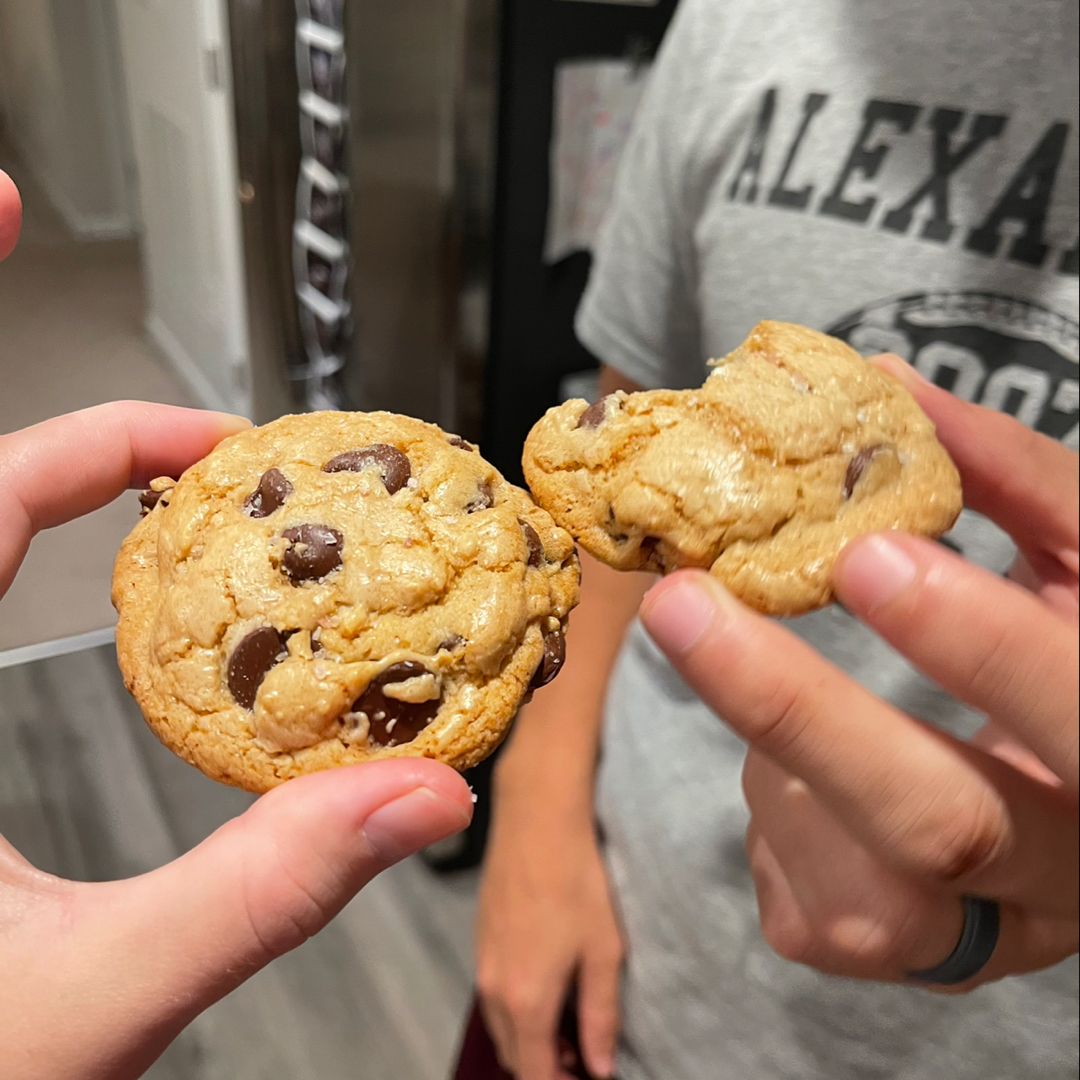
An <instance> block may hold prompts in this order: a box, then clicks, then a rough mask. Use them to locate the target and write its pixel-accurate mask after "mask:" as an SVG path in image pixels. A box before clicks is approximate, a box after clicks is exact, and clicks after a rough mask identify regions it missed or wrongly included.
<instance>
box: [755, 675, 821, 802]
mask: <svg viewBox="0 0 1080 1080" xmlns="http://www.w3.org/2000/svg"><path fill="white" fill-rule="evenodd" d="M811 716H812V709H811V707H810V696H809V690H808V684H806V683H804V682H801V681H800V682H791V683H789V682H787V681H786V680H781V681H780V682H778V683H777V684H776V685H775V686H773V687H772V689H771V690H769V691H768V692H767V693H766V694H765V695H764V696H763V697H762V700H761V703H760V705H759V707H758V708H757V710H756V715H755V717H754V719H753V722H752V726H751V727H750V729H749V734H750V737H751V739H752V741H753V743H754V745H755V746H756V747H757V748H758V749H759V750H763V751H764V752H765V753H766V754H769V755H770V756H774V755H779V756H783V755H784V753H785V751H787V750H789V749H790V748H791V747H792V746H793V745H794V744H796V743H797V742H798V741H799V739H800V737H801V736H802V734H803V732H804V731H805V730H806V727H807V725H808V723H809V722H810V718H811ZM750 782H751V783H752V781H750ZM744 783H747V781H746V780H745V776H744Z"/></svg>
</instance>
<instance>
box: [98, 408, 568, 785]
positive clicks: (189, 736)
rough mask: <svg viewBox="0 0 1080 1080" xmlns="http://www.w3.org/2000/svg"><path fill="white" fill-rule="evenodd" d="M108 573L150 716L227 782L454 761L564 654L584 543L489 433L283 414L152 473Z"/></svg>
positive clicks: (373, 416) (469, 761) (474, 748)
mask: <svg viewBox="0 0 1080 1080" xmlns="http://www.w3.org/2000/svg"><path fill="white" fill-rule="evenodd" d="M140 502H141V503H142V505H143V510H144V514H145V516H144V517H143V519H142V520H141V521H140V522H139V523H138V524H137V525H136V526H135V528H134V529H133V530H132V532H131V534H130V535H129V536H128V538H127V539H126V540H125V542H124V544H123V546H122V547H121V550H120V553H119V555H118V557H117V561H116V567H115V571H114V576H113V603H114V605H115V606H116V608H117V611H118V613H119V621H118V625H117V654H118V658H119V662H120V668H121V670H122V672H123V675H124V680H125V683H126V685H127V686H128V689H129V690H130V691H131V692H132V694H133V695H134V696H135V698H136V700H137V701H138V703H139V705H140V707H141V708H142V711H143V714H144V716H145V717H146V720H147V722H148V724H149V725H150V727H151V728H152V729H153V730H154V731H155V733H156V734H157V735H158V737H159V738H160V739H161V740H162V742H164V743H165V744H166V745H167V746H169V747H170V748H171V749H172V750H174V751H175V752H176V753H177V754H179V755H180V756H181V757H183V758H185V759H186V760H188V761H190V762H191V763H192V764H194V765H196V766H198V767H199V768H200V769H201V770H202V771H203V772H205V773H206V774H207V775H209V776H211V777H212V778H214V779H217V780H221V781H223V782H225V783H229V784H233V785H235V786H238V787H243V788H247V789H248V790H251V791H264V790H266V789H268V788H270V787H273V786H274V785H275V784H277V783H279V782H280V781H282V780H286V779H288V778H290V777H292V776H296V775H300V774H303V773H307V772H312V771H315V770H318V769H324V768H329V767H331V766H334V765H343V764H352V763H355V762H359V761H365V760H370V759H374V758H381V757H388V756H399V755H419V756H425V757H433V758H437V759H439V760H442V761H445V762H447V763H448V764H450V765H453V766H454V767H456V768H458V769H464V768H468V767H470V766H472V765H474V764H476V763H477V762H478V761H480V760H482V759H483V758H484V757H486V756H487V755H488V754H489V753H490V752H491V751H492V750H494V749H495V747H496V746H497V745H498V744H499V742H500V741H501V740H502V738H503V736H504V735H505V733H506V730H507V728H508V726H509V724H510V722H511V720H512V719H513V716H514V714H515V713H516V712H517V709H518V708H519V706H520V704H521V702H522V700H523V699H524V698H525V697H526V696H527V695H528V693H529V692H530V691H531V689H534V688H536V687H537V686H540V685H543V683H544V682H547V681H550V679H551V678H553V677H554V676H555V675H556V674H557V673H558V670H559V667H561V663H562V657H563V651H564V642H563V634H564V631H565V623H566V618H567V616H568V614H569V612H570V610H571V608H572V607H573V606H574V604H575V603H576V602H577V589H578V578H579V571H578V564H577V558H576V554H575V551H574V545H573V541H572V540H571V539H570V537H569V535H568V534H567V533H566V532H565V531H564V530H563V529H561V528H559V527H558V526H556V525H555V523H554V522H553V521H552V519H551V517H550V516H549V515H548V514H547V513H546V512H545V511H543V510H541V509H539V508H538V507H537V506H536V505H535V504H534V503H533V502H532V500H531V499H530V498H529V497H528V495H527V494H526V493H525V492H524V491H522V490H521V489H519V488H516V487H514V486H513V485H511V484H509V483H507V482H506V481H505V480H504V479H503V478H502V476H500V475H499V473H498V472H497V471H496V470H495V469H494V468H493V467H492V466H491V465H490V464H488V463H487V462H486V461H485V460H484V459H483V458H482V457H481V456H480V454H479V453H478V452H477V451H476V449H475V448H474V447H472V446H470V445H469V444H468V443H466V442H465V441H464V440H462V439H460V438H458V437H457V436H452V435H447V434H445V433H444V432H442V431H441V430H440V429H439V428H437V427H435V426H433V425H431V424H426V423H423V422H421V421H419V420H413V419H411V418H408V417H402V416H396V415H392V414H389V413H366V414H365V413H329V412H328V413H314V414H308V415H304V416H286V417H283V418H282V419H280V420H277V421H274V422H273V423H270V424H267V425H265V426H263V427H260V428H253V429H251V430H249V431H245V432H242V433H240V434H238V435H234V436H232V437H231V438H229V439H226V440H225V441H224V442H222V443H221V444H220V445H219V446H218V447H217V448H215V449H214V450H213V451H212V452H211V454H210V455H209V456H208V457H206V458H204V459H203V460H202V461H200V462H198V463H197V464H195V465H193V466H192V467H191V468H190V469H188V470H187V472H185V473H184V475H183V476H182V477H181V478H180V480H179V481H173V480H170V479H167V478H161V479H159V480H155V481H154V482H153V483H152V484H151V487H150V491H149V492H144V493H143V495H142V496H141V497H140Z"/></svg>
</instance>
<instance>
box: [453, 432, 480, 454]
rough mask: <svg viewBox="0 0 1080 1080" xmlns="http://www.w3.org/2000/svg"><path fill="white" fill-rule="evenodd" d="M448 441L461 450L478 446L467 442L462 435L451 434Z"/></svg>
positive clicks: (473, 448)
mask: <svg viewBox="0 0 1080 1080" xmlns="http://www.w3.org/2000/svg"><path fill="white" fill-rule="evenodd" d="M447 442H449V443H450V445H451V446H456V447H457V448H458V449H459V450H470V451H471V450H475V449H476V447H475V446H473V444H472V443H470V442H466V441H465V440H464V439H463V438H462V437H461V436H460V435H451V436H450V438H449V439H447Z"/></svg>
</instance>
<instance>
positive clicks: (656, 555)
mask: <svg viewBox="0 0 1080 1080" xmlns="http://www.w3.org/2000/svg"><path fill="white" fill-rule="evenodd" d="M639 550H640V551H641V554H642V555H643V556H644V557H645V565H646V567H653V568H655V569H657V570H661V571H662V570H663V569H664V557H663V555H662V554H661V553H660V537H659V536H646V537H643V538H642V541H641V544H640V545H639Z"/></svg>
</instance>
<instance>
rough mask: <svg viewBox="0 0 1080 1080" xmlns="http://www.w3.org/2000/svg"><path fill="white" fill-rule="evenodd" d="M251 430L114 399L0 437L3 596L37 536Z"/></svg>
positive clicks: (225, 417)
mask: <svg viewBox="0 0 1080 1080" xmlns="http://www.w3.org/2000/svg"><path fill="white" fill-rule="evenodd" d="M249 426H250V421H248V420H246V419H244V418H243V417H240V416H232V415H230V414H227V413H216V412H206V411H203V410H201V409H183V408H179V407H177V406H173V405H154V404H151V403H148V402H141V401H118V402H112V403H110V404H107V405H96V406H94V407H93V408H89V409H83V410H82V411H80V412H75V413H69V414H68V415H66V416H58V417H56V418H54V419H52V420H45V421H43V422H42V423H40V424H35V425H34V426H33V427H29V428H24V429H23V430H22V431H15V432H12V433H11V434H10V435H0V521H2V522H3V529H2V531H0V595H2V594H3V592H4V591H5V590H6V589H7V587H8V585H10V584H11V581H12V579H13V578H14V577H15V571H16V570H17V569H18V566H19V563H20V562H21V561H22V558H23V556H24V555H25V554H26V549H27V547H28V546H29V544H30V541H31V539H32V538H33V536H34V534H35V533H37V532H40V531H41V530H42V529H49V528H52V526H54V525H59V524H61V523H62V522H65V521H70V520H71V519H72V518H76V517H80V516H81V515H83V514H87V513H89V512H90V511H91V510H96V509H97V508H98V507H100V506H104V505H105V504H106V503H107V502H110V501H111V500H112V499H114V498H115V497H116V496H117V495H119V494H120V493H121V492H122V491H125V490H126V489H127V488H130V487H137V486H142V485H145V484H146V483H147V482H148V481H149V480H151V479H153V478H154V477H155V476H179V475H180V473H181V472H183V471H184V469H186V468H187V467H188V466H189V465H191V464H192V463H193V462H195V461H198V460H199V458H201V457H204V456H205V455H206V454H208V453H209V452H210V450H212V449H213V448H214V446H216V445H217V443H219V442H220V441H221V440H222V439H223V438H225V437H226V436H227V435H232V434H235V433H236V432H237V431H241V430H243V429H244V428H245V427H249Z"/></svg>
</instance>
